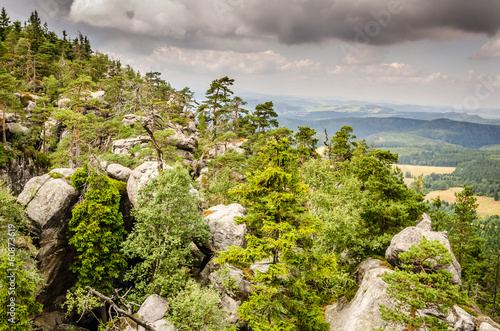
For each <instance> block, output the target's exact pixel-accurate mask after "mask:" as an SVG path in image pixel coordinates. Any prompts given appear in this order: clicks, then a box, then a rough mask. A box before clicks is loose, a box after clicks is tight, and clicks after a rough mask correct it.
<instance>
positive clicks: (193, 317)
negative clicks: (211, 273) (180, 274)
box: [165, 281, 236, 331]
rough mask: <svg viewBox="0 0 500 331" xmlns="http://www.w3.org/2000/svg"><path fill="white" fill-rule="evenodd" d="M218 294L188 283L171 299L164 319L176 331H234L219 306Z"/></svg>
mask: <svg viewBox="0 0 500 331" xmlns="http://www.w3.org/2000/svg"><path fill="white" fill-rule="evenodd" d="M219 302H220V294H219V293H217V291H215V290H214V289H212V288H210V287H209V288H201V287H200V286H199V285H198V284H196V283H195V282H194V281H189V282H188V283H187V284H186V286H185V287H184V289H182V290H181V291H180V292H179V293H178V294H177V295H176V296H175V297H174V298H173V299H171V300H170V306H169V308H168V310H167V313H166V315H165V316H166V318H167V320H169V321H170V322H172V323H173V324H174V326H175V327H176V329H178V330H187V331H219V330H236V328H235V327H234V326H231V324H229V322H228V316H227V313H226V312H225V310H224V309H223V308H222V307H221V306H220V303H219Z"/></svg>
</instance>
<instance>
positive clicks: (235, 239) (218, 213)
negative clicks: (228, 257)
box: [204, 203, 247, 251]
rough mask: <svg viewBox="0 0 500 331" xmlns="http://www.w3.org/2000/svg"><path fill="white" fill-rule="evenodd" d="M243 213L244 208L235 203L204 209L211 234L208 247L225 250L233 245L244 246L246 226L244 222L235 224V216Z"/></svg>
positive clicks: (244, 211) (241, 215) (243, 214)
mask: <svg viewBox="0 0 500 331" xmlns="http://www.w3.org/2000/svg"><path fill="white" fill-rule="evenodd" d="M245 214H246V210H245V208H244V207H243V206H242V205H240V204H237V203H233V204H230V205H229V206H225V205H218V206H214V207H211V208H210V209H208V210H206V211H205V212H204V215H205V217H206V218H207V219H208V222H209V225H210V233H211V234H212V238H211V239H210V242H209V248H210V249H211V250H213V251H225V250H227V248H228V247H229V246H233V245H234V246H240V247H246V240H245V236H246V234H247V227H246V225H245V224H236V218H237V217H243V216H245Z"/></svg>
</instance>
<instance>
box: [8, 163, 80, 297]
mask: <svg viewBox="0 0 500 331" xmlns="http://www.w3.org/2000/svg"><path fill="white" fill-rule="evenodd" d="M73 173H74V170H73V169H64V168H63V169H54V170H52V171H51V172H50V173H49V174H46V175H43V176H40V177H34V178H32V179H31V180H30V181H28V183H27V184H26V186H25V188H24V190H23V191H22V192H21V194H20V195H19V197H18V199H17V201H18V202H19V203H23V204H26V214H27V216H28V218H29V220H30V221H31V225H32V232H33V233H34V234H35V236H36V237H38V243H39V245H40V249H39V251H38V254H37V259H38V260H39V261H40V264H39V270H40V272H41V274H42V275H43V277H44V282H45V283H46V284H47V285H46V287H45V290H44V291H43V292H42V293H41V294H40V296H39V297H38V300H39V301H40V302H42V303H43V304H45V305H47V304H49V303H52V302H53V301H54V300H55V299H56V298H57V297H58V296H60V295H63V294H65V293H66V291H67V290H68V289H69V288H70V287H71V286H72V285H73V274H72V273H71V272H70V271H69V267H70V266H71V264H72V263H73V260H74V258H75V255H74V251H73V249H72V248H71V247H69V246H68V245H67V243H68V240H67V238H66V232H67V225H68V221H69V220H70V219H71V208H72V207H73V205H74V204H75V203H76V201H77V199H78V196H79V193H78V191H77V190H76V189H75V188H74V187H73V186H71V184H70V183H69V182H68V181H67V180H66V179H65V177H67V176H70V175H71V174H73Z"/></svg>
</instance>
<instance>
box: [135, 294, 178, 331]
mask: <svg viewBox="0 0 500 331" xmlns="http://www.w3.org/2000/svg"><path fill="white" fill-rule="evenodd" d="M168 306H169V305H168V301H167V299H165V298H163V297H161V296H159V295H157V294H152V295H150V296H148V297H147V298H146V300H145V301H144V302H143V303H142V305H141V307H140V308H139V311H138V312H137V316H138V317H139V318H140V319H142V320H143V321H145V322H147V323H150V324H151V325H152V326H153V328H154V330H155V331H175V328H174V326H173V325H172V324H171V323H169V322H168V321H166V320H164V319H163V317H164V316H165V313H166V312H167V310H168ZM134 324H135V323H134ZM125 330H126V331H135V330H140V331H144V328H143V327H142V326H139V327H138V328H134V327H131V326H128V327H127V328H125Z"/></svg>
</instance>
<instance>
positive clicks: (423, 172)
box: [394, 164, 455, 186]
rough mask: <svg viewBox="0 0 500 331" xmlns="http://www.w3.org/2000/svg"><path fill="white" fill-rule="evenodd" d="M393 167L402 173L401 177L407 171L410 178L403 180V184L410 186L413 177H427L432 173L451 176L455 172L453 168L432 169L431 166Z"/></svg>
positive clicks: (406, 165) (396, 165) (402, 165)
mask: <svg viewBox="0 0 500 331" xmlns="http://www.w3.org/2000/svg"><path fill="white" fill-rule="evenodd" d="M394 167H398V168H399V169H401V171H402V172H403V175H404V174H405V173H406V172H407V171H409V172H411V175H412V177H411V178H406V177H405V179H404V181H405V184H406V185H408V186H410V185H411V183H413V177H418V176H427V175H430V174H432V173H435V174H451V173H452V172H453V171H455V167H433V166H421V165H409V164H395V165H394Z"/></svg>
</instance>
